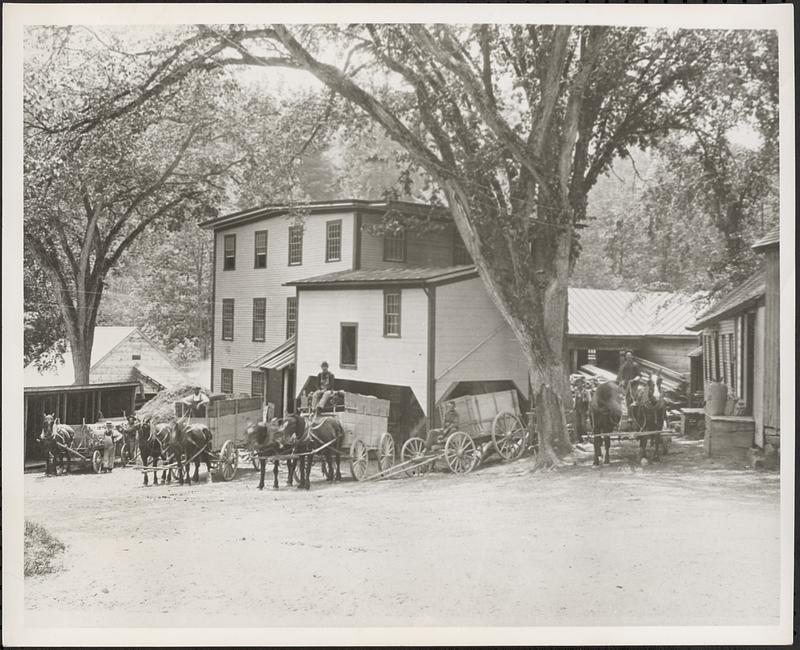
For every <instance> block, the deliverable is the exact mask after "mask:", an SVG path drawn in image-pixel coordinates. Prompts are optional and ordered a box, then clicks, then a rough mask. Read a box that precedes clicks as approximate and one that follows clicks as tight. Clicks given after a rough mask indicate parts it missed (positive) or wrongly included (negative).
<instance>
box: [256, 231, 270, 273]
mask: <svg viewBox="0 0 800 650" xmlns="http://www.w3.org/2000/svg"><path fill="white" fill-rule="evenodd" d="M267 241H268V238H267V231H266V230H259V231H258V232H256V235H255V263H254V266H255V268H257V269H265V268H267Z"/></svg>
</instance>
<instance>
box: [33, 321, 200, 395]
mask: <svg viewBox="0 0 800 650" xmlns="http://www.w3.org/2000/svg"><path fill="white" fill-rule="evenodd" d="M189 381H190V379H189V378H188V377H187V376H186V375H185V374H184V373H183V372H182V371H181V370H180V369H179V368H178V367H177V366H176V365H175V364H174V363H172V361H171V360H170V358H169V357H168V356H167V355H166V354H165V353H164V352H163V351H162V350H161V349H160V348H159V347H158V345H156V344H155V343H154V342H153V341H151V340H150V339H149V338H148V337H147V336H145V335H144V334H143V333H142V331H141V330H139V329H138V328H136V327H97V328H96V329H95V334H94V345H93V346H92V365H91V368H90V370H89V383H90V384H91V385H96V384H115V383H117V384H118V383H120V382H123V383H130V382H136V383H137V384H138V390H137V397H136V403H137V406H139V405H140V404H142V403H143V402H145V401H147V400H148V399H150V398H151V397H152V396H153V395H155V394H156V393H157V392H159V391H160V390H163V389H165V388H167V389H169V388H173V387H175V386H178V385H180V384H186V383H189ZM74 382H75V370H74V366H73V364H72V353H71V352H70V350H69V347H68V348H67V351H66V352H65V353H64V358H63V362H62V363H59V364H58V365H56V366H55V367H53V368H49V369H47V370H44V371H39V370H38V369H37V368H36V367H35V366H34V365H33V364H31V365H29V366H27V367H26V368H25V371H24V384H25V388H26V389H28V388H53V387H61V386H70V385H72V384H74Z"/></svg>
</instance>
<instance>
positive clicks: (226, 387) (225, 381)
mask: <svg viewBox="0 0 800 650" xmlns="http://www.w3.org/2000/svg"><path fill="white" fill-rule="evenodd" d="M221 375H222V376H221V378H220V384H219V389H220V391H221V392H223V393H232V392H233V370H231V369H230V368H222V370H221Z"/></svg>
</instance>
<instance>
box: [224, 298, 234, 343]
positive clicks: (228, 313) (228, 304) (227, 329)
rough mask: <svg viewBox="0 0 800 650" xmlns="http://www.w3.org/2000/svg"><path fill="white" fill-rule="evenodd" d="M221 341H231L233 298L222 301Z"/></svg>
mask: <svg viewBox="0 0 800 650" xmlns="http://www.w3.org/2000/svg"><path fill="white" fill-rule="evenodd" d="M222 340H223V341H233V298H223V299H222Z"/></svg>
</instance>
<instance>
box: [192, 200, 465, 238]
mask: <svg viewBox="0 0 800 650" xmlns="http://www.w3.org/2000/svg"><path fill="white" fill-rule="evenodd" d="M292 210H299V211H305V212H308V213H309V214H325V213H330V212H347V211H358V212H373V213H386V212H390V211H392V210H394V211H397V212H406V213H410V214H416V215H418V216H424V217H430V218H432V219H434V220H444V221H450V220H451V219H452V217H451V216H450V212H449V211H448V210H447V208H443V207H441V206H436V205H429V204H426V203H413V202H411V201H365V200H363V199H338V200H335V201H307V202H298V203H272V204H266V205H261V206H258V207H255V208H248V209H247V210H240V211H239V212H232V213H230V214H225V215H221V216H219V217H214V218H213V219H206V220H205V221H201V222H200V227H201V228H205V229H206V230H217V229H219V228H227V227H229V226H234V225H238V224H242V223H247V222H250V221H257V220H260V219H267V218H272V217H278V216H281V215H285V214H287V213H288V212H290V211H292Z"/></svg>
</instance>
